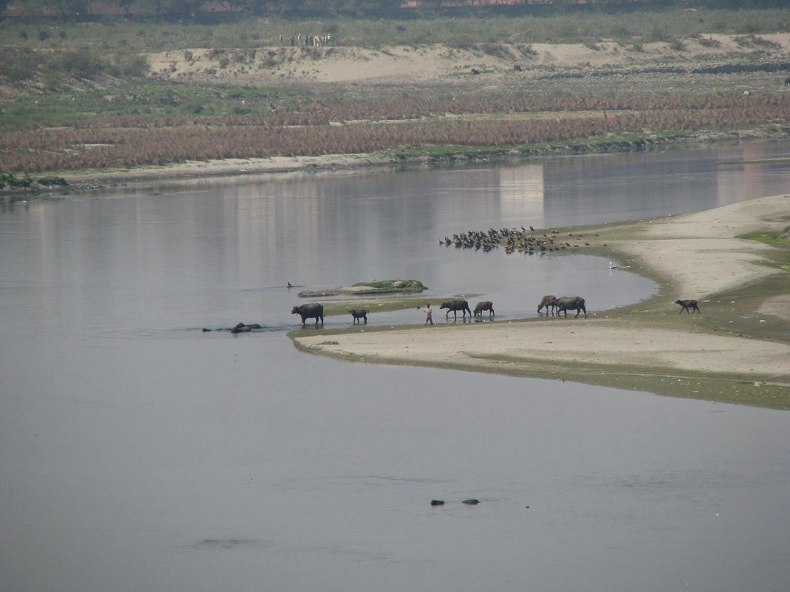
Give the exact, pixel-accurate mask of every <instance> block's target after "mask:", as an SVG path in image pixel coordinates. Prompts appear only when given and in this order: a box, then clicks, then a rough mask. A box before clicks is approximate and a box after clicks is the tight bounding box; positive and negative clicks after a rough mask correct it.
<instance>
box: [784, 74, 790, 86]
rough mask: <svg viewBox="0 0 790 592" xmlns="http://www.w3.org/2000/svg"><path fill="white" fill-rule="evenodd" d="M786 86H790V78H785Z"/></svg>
mask: <svg viewBox="0 0 790 592" xmlns="http://www.w3.org/2000/svg"><path fill="white" fill-rule="evenodd" d="M785 86H790V76H788V77H787V78H785Z"/></svg>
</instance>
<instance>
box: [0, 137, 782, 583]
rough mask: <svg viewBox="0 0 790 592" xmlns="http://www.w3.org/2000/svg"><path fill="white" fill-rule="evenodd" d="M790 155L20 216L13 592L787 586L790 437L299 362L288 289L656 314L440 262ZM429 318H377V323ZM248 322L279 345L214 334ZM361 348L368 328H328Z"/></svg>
mask: <svg viewBox="0 0 790 592" xmlns="http://www.w3.org/2000/svg"><path fill="white" fill-rule="evenodd" d="M783 151H784V152H786V151H787V146H786V145H785V144H767V145H765V144H764V145H750V146H746V147H743V146H731V147H721V146H718V147H701V148H696V149H694V150H686V149H684V150H675V151H669V152H667V153H665V154H661V153H648V154H625V155H607V156H589V157H578V158H553V159H546V160H541V161H530V162H529V163H527V164H524V163H521V164H507V165H502V166H495V167H491V168H479V167H477V168H458V169H446V170H439V171H432V170H421V169H418V170H405V171H376V172H372V171H368V172H361V173H344V174H336V175H328V176H314V175H293V176H289V177H284V178H280V179H271V178H267V179H263V180H261V179H257V180H255V179H246V180H244V182H241V183H233V182H230V181H228V180H201V181H194V182H189V183H185V184H183V186H179V187H177V188H173V187H172V186H168V187H164V188H163V187H150V188H143V187H133V188H124V189H123V190H122V191H121V190H119V191H117V192H109V193H107V194H102V195H90V196H88V195H79V196H72V197H68V198H67V199H64V200H35V201H29V202H28V203H25V204H21V203H13V204H11V203H4V205H3V209H2V211H0V252H1V253H2V254H3V256H2V259H0V329H2V331H1V332H0V508H2V511H0V588H1V589H4V590H5V589H7V590H27V589H29V590H47V589H49V590H52V589H57V590H64V591H71V590H75V591H76V590H79V591H86V590H88V591H90V590H141V589H151V590H217V589H232V590H260V589H262V588H263V589H271V590H299V591H304V590H321V591H322V592H324V591H327V590H330V591H332V590H338V591H340V590H342V591H344V592H345V591H349V590H351V591H355V590H372V589H375V590H384V591H389V590H392V591H399V590H404V589H438V590H445V589H454V590H461V591H463V590H479V589H489V588H493V589H497V590H523V589H524V588H532V589H537V590H563V591H567V590H585V591H588V590H602V591H603V590H607V591H608V590H634V589H638V590H657V591H658V590H666V589H681V588H682V589H694V590H710V591H714V590H715V591H722V590H724V591H727V590H733V591H734V590H743V589H746V588H753V589H759V590H779V589H784V588H786V583H787V582H788V581H790V567H789V566H788V564H787V562H786V560H785V557H784V554H783V551H784V549H786V548H787V547H788V543H789V542H790V541H789V540H788V534H787V533H788V532H790V528H789V527H790V517H789V516H788V513H787V512H786V508H787V503H788V501H790V499H788V493H787V492H788V491H790V488H789V487H788V485H790V468H789V467H788V463H787V459H788V458H790V456H788V452H790V436H788V434H790V431H788V430H787V425H786V418H785V416H784V414H777V413H776V412H768V411H764V410H755V409H741V408H739V407H732V406H724V405H711V404H707V403H700V402H695V401H688V400H676V399H668V398H660V397H655V396H651V395H648V394H643V393H629V392H623V391H617V390H613V389H605V388H597V387H587V386H583V385H575V384H571V383H563V382H561V381H559V380H557V381H539V380H526V379H513V378H507V377H501V376H487V375H476V374H468V373H460V372H449V371H441V370H430V369H420V368H387V367H378V366H371V365H362V364H344V363H339V362H337V361H334V360H329V359H324V358H319V357H314V356H308V355H304V354H301V353H300V352H298V351H296V350H295V349H294V348H293V347H292V345H291V343H290V342H289V340H288V339H287V338H286V337H285V335H284V334H283V331H284V329H286V328H296V327H297V322H296V321H295V320H294V319H295V317H292V316H291V315H290V314H289V312H290V309H291V307H292V306H293V305H294V304H297V303H301V302H303V301H300V300H299V299H298V298H297V297H296V295H295V293H294V292H295V291H294V290H290V291H289V290H288V289H287V287H286V286H287V282H291V283H292V284H299V285H303V286H305V287H308V288H315V287H331V286H338V285H348V284H351V283H354V282H357V281H363V280H372V279H385V278H414V279H420V280H421V281H423V282H425V283H426V284H427V285H428V286H429V287H430V290H429V291H428V292H427V293H425V294H424V297H425V299H426V300H428V299H431V298H433V297H436V296H438V295H446V294H456V293H472V294H480V295H485V299H487V300H488V299H490V300H493V301H494V303H495V306H496V310H497V319H503V320H504V322H507V320H508V319H512V318H518V317H527V316H534V315H535V312H534V311H535V309H536V307H537V303H538V302H539V301H540V298H541V297H542V296H543V295H544V294H546V293H549V292H553V293H559V294H576V293H579V294H582V295H584V297H585V298H586V300H587V302H588V305H589V310H590V311H591V312H594V311H601V310H603V309H605V308H610V307H613V306H618V305H622V304H626V303H629V302H633V301H635V300H639V299H642V298H646V297H647V296H649V295H650V294H652V293H653V291H654V289H655V286H654V284H652V283H651V282H649V281H647V280H644V279H642V278H640V277H638V276H634V275H630V274H627V273H621V272H614V273H613V272H610V271H609V270H608V262H607V261H603V260H601V259H600V258H596V257H589V256H585V255H577V256H573V257H567V256H562V257H555V258H552V257H549V256H546V257H537V256H534V257H528V256H525V255H522V254H514V255H511V256H507V255H505V254H504V252H502V250H499V251H494V252H491V253H488V254H484V253H482V252H478V253H474V252H467V251H463V250H456V249H454V248H449V249H448V248H446V247H444V246H438V245H437V240H436V239H437V238H439V237H443V236H445V235H452V234H453V233H454V232H459V231H461V230H467V229H487V228H489V227H494V228H501V227H503V226H520V225H522V224H523V225H525V226H526V225H529V224H532V225H534V226H535V227H536V228H537V227H541V226H562V225H572V224H581V223H592V222H603V221H610V220H622V219H629V218H644V217H652V216H657V215H660V214H667V213H678V212H682V211H690V210H699V209H704V208H708V207H713V206H715V205H719V204H723V203H731V202H733V201H737V200H740V199H744V198H751V197H759V196H760V195H763V194H766V195H767V194H774V193H780V192H782V191H784V190H785V189H786V187H787V186H788V181H790V168H788V166H787V165H781V164H779V165H777V164H772V165H741V166H739V165H717V164H716V162H717V161H719V160H729V159H733V158H740V157H741V156H742V155H744V154H748V157H749V158H755V157H768V156H775V155H779V154H782V153H783ZM154 194H156V195H154ZM636 264H638V263H636ZM474 300H475V299H473V302H474ZM472 304H473V303H472ZM434 308H436V309H437V312H436V313H435V314H434V320H435V321H439V322H441V323H444V322H446V321H445V319H444V317H443V315H441V314H439V311H438V305H436V304H434ZM672 310H674V308H673V309H672ZM423 320H424V316H423V314H422V313H420V312H419V311H416V310H408V311H399V312H393V313H377V312H376V311H375V310H374V311H372V313H371V315H370V323H369V325H370V326H376V325H384V324H387V325H395V324H401V323H422V322H423ZM239 321H244V322H248V323H253V322H257V323H260V324H261V325H262V326H263V327H264V329H263V330H262V331H260V332H255V333H250V334H244V335H239V336H233V335H230V334H229V333H227V332H214V331H212V332H210V333H205V334H204V333H203V332H202V331H201V328H202V327H208V328H212V329H216V328H220V327H232V326H234V325H235V324H236V323H237V322H239ZM451 322H452V319H451ZM460 322H461V321H459V323H460ZM557 322H565V321H557ZM574 322H584V321H582V320H579V321H571V320H570V319H569V320H568V321H567V323H574ZM350 325H351V316H350V315H348V316H347V317H328V318H327V319H326V327H327V328H331V327H347V326H350ZM534 347H536V348H545V347H551V344H547V343H535V344H534ZM469 498H477V499H479V500H481V503H480V504H479V505H478V506H474V507H470V506H466V505H464V504H462V503H461V502H462V501H463V500H464V499H469ZM431 499H443V500H446V502H447V503H446V505H445V506H442V507H431V506H430V500H431ZM527 506H529V508H527Z"/></svg>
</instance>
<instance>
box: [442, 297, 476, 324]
mask: <svg viewBox="0 0 790 592" xmlns="http://www.w3.org/2000/svg"><path fill="white" fill-rule="evenodd" d="M443 308H446V309H447V314H446V315H445V318H447V319H449V318H450V312H452V313H453V315H454V316H455V318H456V319H457V318H458V311H459V310H460V311H463V318H466V313H467V312H468V313H469V316H470V317H471V316H472V311H471V310H469V303H468V302H467V301H466V300H452V301H450V302H442V305H441V306H440V307H439V310H441V309H443Z"/></svg>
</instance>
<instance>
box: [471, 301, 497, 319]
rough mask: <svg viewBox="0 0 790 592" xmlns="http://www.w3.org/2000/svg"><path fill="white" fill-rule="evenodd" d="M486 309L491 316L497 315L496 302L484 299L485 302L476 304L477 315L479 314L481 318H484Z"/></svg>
mask: <svg viewBox="0 0 790 592" xmlns="http://www.w3.org/2000/svg"><path fill="white" fill-rule="evenodd" d="M484 310H487V311H488V316H489V318H490V317H493V316H495V313H494V303H493V302H491V301H490V300H484V301H483V302H478V303H477V306H475V316H478V315H479V316H480V318H481V319H482V318H483V311H484Z"/></svg>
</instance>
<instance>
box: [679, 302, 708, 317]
mask: <svg viewBox="0 0 790 592" xmlns="http://www.w3.org/2000/svg"><path fill="white" fill-rule="evenodd" d="M675 304H679V305H680V306H681V309H680V313H678V314H683V311H684V310H685V311H686V312H688V313H690V314H694V313H692V312H691V311H692V310H693V311H694V312H698V313H699V314H702V311H701V310H700V309H699V306H697V301H696V300H675Z"/></svg>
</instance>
